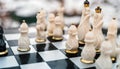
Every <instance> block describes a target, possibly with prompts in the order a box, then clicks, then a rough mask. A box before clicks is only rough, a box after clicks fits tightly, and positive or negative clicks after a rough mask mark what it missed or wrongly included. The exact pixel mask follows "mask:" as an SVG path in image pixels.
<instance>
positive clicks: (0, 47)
mask: <svg viewBox="0 0 120 69" xmlns="http://www.w3.org/2000/svg"><path fill="white" fill-rule="evenodd" d="M3 33H4V31H3V28H2V27H1V26H0V56H2V55H6V54H7V53H8V51H7V49H6V43H5V41H4V39H3Z"/></svg>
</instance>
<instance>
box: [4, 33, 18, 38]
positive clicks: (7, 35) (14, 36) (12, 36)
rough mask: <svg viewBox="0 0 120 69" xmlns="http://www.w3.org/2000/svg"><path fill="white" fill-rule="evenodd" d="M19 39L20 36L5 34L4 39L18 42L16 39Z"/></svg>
mask: <svg viewBox="0 0 120 69" xmlns="http://www.w3.org/2000/svg"><path fill="white" fill-rule="evenodd" d="M19 37H20V34H19V33H17V34H5V38H6V40H18V38H19Z"/></svg>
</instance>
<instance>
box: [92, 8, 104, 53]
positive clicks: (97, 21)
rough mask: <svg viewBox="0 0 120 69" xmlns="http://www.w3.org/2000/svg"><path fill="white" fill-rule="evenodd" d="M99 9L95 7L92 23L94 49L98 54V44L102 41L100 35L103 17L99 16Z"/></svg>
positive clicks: (102, 37)
mask: <svg viewBox="0 0 120 69" xmlns="http://www.w3.org/2000/svg"><path fill="white" fill-rule="evenodd" d="M101 10H102V9H101V8H100V7H97V8H96V9H95V12H96V13H95V14H94V23H93V32H94V34H95V40H96V41H95V47H96V51H97V52H100V50H99V49H100V44H101V43H102V42H103V41H104V36H103V33H102V25H103V20H102V18H103V15H102V14H101Z"/></svg>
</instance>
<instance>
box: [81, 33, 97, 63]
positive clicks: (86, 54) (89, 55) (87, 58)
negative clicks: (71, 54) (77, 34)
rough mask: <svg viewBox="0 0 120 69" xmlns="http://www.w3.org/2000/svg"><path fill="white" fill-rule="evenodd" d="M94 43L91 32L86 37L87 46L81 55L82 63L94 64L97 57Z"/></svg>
mask: <svg viewBox="0 0 120 69" xmlns="http://www.w3.org/2000/svg"><path fill="white" fill-rule="evenodd" d="M94 43H95V37H94V34H93V32H91V31H89V32H88V33H87V34H86V36H85V46H84V48H83V50H82V53H81V62H83V63H86V64H90V63H94V57H95V55H96V51H95V46H94Z"/></svg>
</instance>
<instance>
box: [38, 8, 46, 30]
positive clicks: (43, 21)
mask: <svg viewBox="0 0 120 69" xmlns="http://www.w3.org/2000/svg"><path fill="white" fill-rule="evenodd" d="M45 15H46V14H45V10H43V9H41V10H40V12H39V13H37V16H36V18H37V25H42V26H43V28H44V30H46V19H45Z"/></svg>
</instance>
